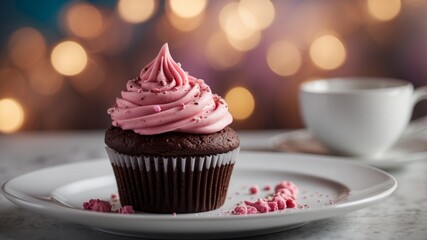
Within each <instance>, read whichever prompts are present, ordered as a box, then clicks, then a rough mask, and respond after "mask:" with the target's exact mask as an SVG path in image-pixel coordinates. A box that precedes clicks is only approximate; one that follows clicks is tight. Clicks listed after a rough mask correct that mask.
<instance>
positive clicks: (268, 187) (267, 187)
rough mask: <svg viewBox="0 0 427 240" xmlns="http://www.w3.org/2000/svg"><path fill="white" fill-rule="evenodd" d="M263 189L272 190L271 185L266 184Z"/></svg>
mask: <svg viewBox="0 0 427 240" xmlns="http://www.w3.org/2000/svg"><path fill="white" fill-rule="evenodd" d="M262 190H264V191H270V190H271V186H270V185H266V186H264V188H263V189H262Z"/></svg>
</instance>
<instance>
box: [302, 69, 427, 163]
mask: <svg viewBox="0 0 427 240" xmlns="http://www.w3.org/2000/svg"><path fill="white" fill-rule="evenodd" d="M422 99H427V86H426V87H421V88H418V89H417V90H415V91H414V86H413V85H412V84H411V83H409V82H406V81H403V80H397V79H389V78H376V77H371V78H368V77H345V78H332V79H319V80H314V81H310V82H306V83H303V84H302V85H301V87H300V106H301V112H302V116H303V120H304V122H305V124H306V126H307V127H308V129H309V131H310V132H311V133H312V134H313V135H314V136H315V137H316V138H317V139H318V140H320V141H321V142H322V143H323V144H325V145H326V146H327V147H329V148H331V149H332V150H335V151H336V152H338V153H341V154H345V155H350V156H358V157H379V156H381V155H382V154H383V153H384V152H385V151H387V150H388V149H389V148H390V147H391V146H392V145H393V144H394V143H396V142H397V140H398V139H399V137H400V136H401V134H402V133H403V131H404V129H405V128H406V127H407V126H408V123H409V121H410V118H411V115H412V110H413V108H414V105H415V104H416V103H417V102H419V101H420V100H422Z"/></svg>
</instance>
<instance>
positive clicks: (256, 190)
mask: <svg viewBox="0 0 427 240" xmlns="http://www.w3.org/2000/svg"><path fill="white" fill-rule="evenodd" d="M249 192H250V193H251V194H257V193H259V187H258V185H254V186H252V187H250V188H249Z"/></svg>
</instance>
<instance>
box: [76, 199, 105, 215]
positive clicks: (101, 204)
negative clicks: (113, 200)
mask: <svg viewBox="0 0 427 240" xmlns="http://www.w3.org/2000/svg"><path fill="white" fill-rule="evenodd" d="M83 209H84V210H90V211H95V212H111V204H110V203H109V202H107V201H102V200H99V199H91V200H89V202H84V203H83Z"/></svg>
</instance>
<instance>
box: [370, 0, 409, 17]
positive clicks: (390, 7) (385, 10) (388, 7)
mask: <svg viewBox="0 0 427 240" xmlns="http://www.w3.org/2000/svg"><path fill="white" fill-rule="evenodd" d="M401 5H402V4H401V2H400V0H368V10H369V14H370V15H371V16H372V17H373V18H375V19H376V20H379V21H389V20H392V19H393V18H395V17H396V16H397V15H398V14H399V12H400V9H401Z"/></svg>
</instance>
